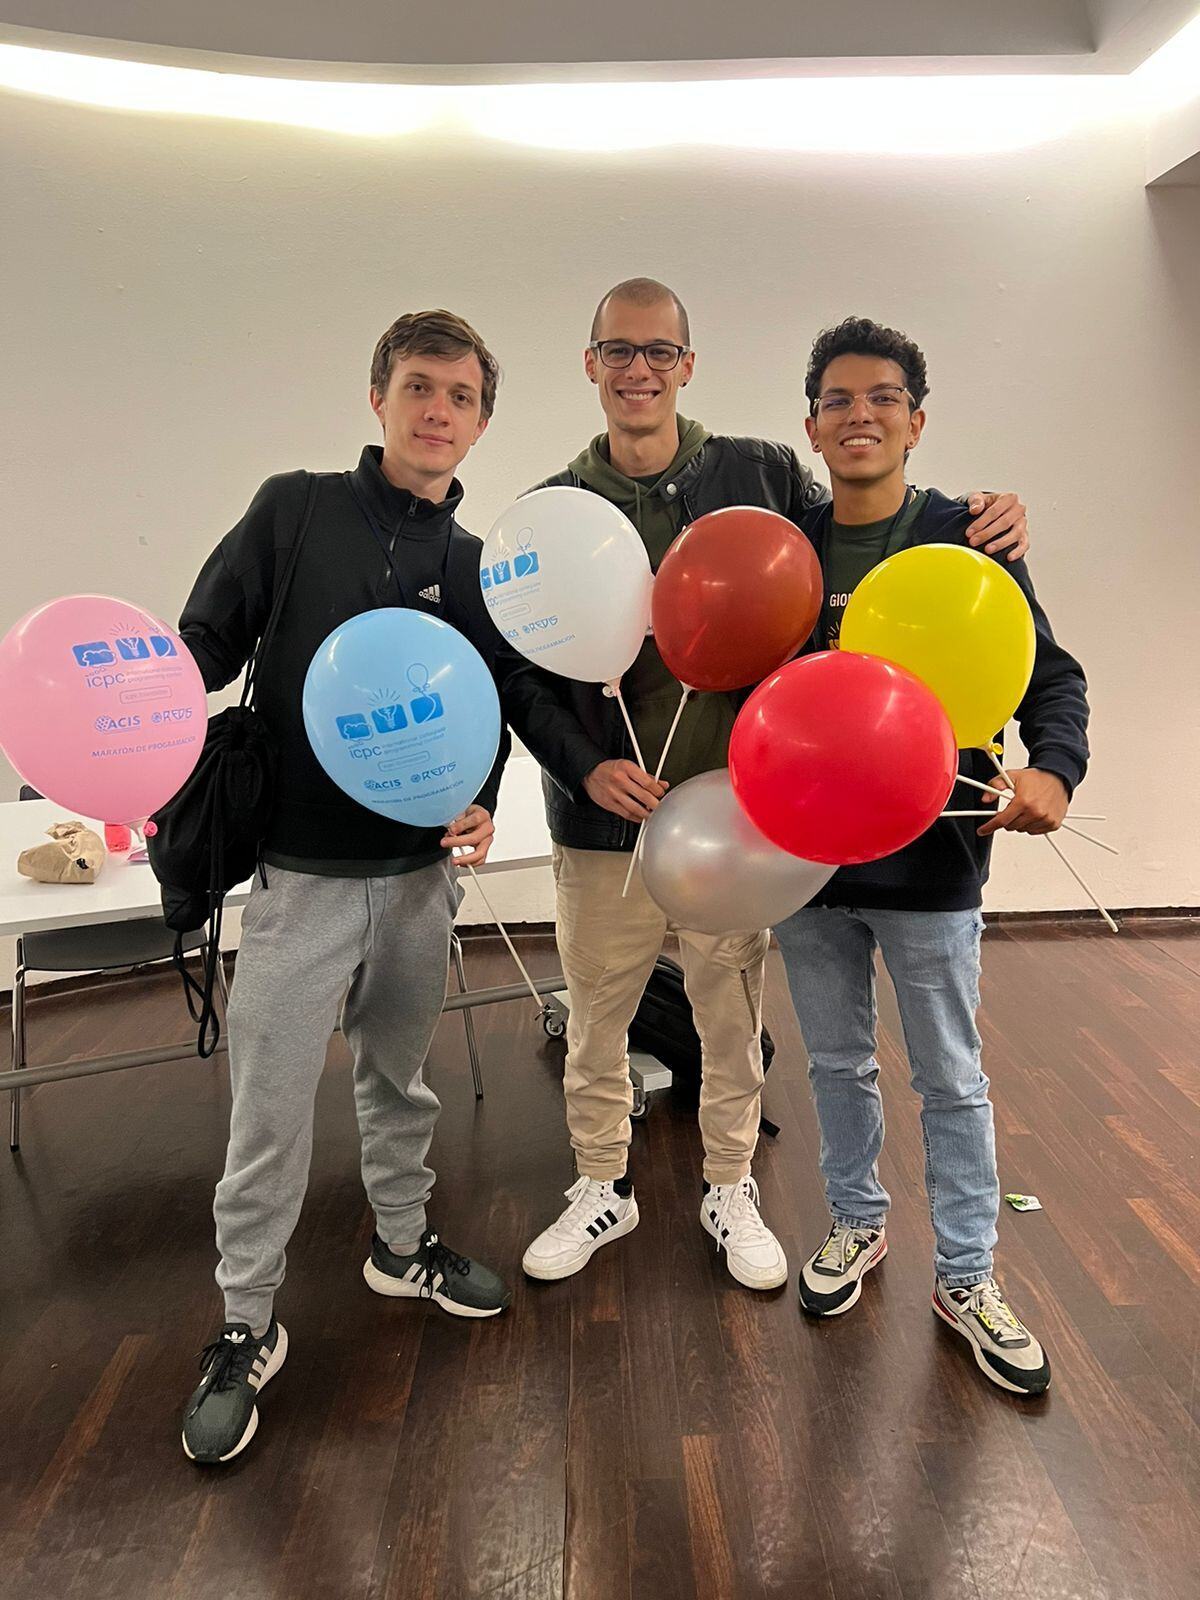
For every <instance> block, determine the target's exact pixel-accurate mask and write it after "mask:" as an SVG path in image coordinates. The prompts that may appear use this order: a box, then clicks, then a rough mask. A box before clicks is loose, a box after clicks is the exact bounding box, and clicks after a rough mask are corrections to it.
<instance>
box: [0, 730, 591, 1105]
mask: <svg viewBox="0 0 1200 1600" xmlns="http://www.w3.org/2000/svg"><path fill="white" fill-rule="evenodd" d="M497 818H498V821H497V829H496V840H495V844H494V845H493V847H492V851H491V854H490V855H489V857H488V860H487V863H486V865H485V866H483V867H480V868H478V869H477V870H478V871H479V873H480V875H481V876H482V875H484V874H485V873H496V872H514V871H518V870H520V869H522V868H525V867H543V866H547V865H548V864H549V862H550V834H549V830H548V829H547V827H546V818H545V810H544V806H543V803H542V790H541V773H540V771H539V768H538V765H537V762H536V761H534V760H533V759H532V758H531V757H529V756H519V757H516V758H514V759H513V760H511V761H510V762H509V763H508V765H507V767H506V768H505V772H504V780H503V783H502V785H501V789H500V803H499V805H498V806H497ZM64 819H67V813H66V812H65V811H64V809H63V807H62V806H60V805H56V804H55V803H54V802H53V801H51V800H10V801H5V802H0V935H13V934H25V933H35V932H41V931H44V930H46V929H51V928H69V927H73V926H79V925H81V924H87V923H95V922H125V921H130V920H132V919H133V918H135V917H150V916H156V915H158V914H159V913H160V911H161V909H162V902H161V900H160V897H159V886H158V881H157V879H156V878H155V876H154V874H153V872H151V870H150V868H149V866H148V865H146V864H145V863H136V862H130V861H127V860H126V859H125V858H124V857H122V856H111V855H110V856H109V857H108V859H107V861H106V862H105V864H104V867H103V869H102V871H101V873H100V876H99V878H98V879H97V881H96V882H95V883H91V884H78V883H34V882H33V880H32V879H30V878H23V877H21V875H20V874H19V873H18V871H17V857H18V855H19V854H20V853H21V851H22V850H25V849H27V848H28V847H29V846H30V845H33V844H37V843H39V842H40V841H41V840H43V839H44V838H45V830H46V828H48V827H49V826H50V825H51V823H53V822H56V821H61V820H64ZM85 820H86V819H85ZM93 826H95V827H96V830H97V832H99V833H101V834H102V833H103V828H102V826H101V825H100V824H95V823H94V824H93ZM250 882H251V880H247V881H246V882H245V883H242V884H239V885H238V886H237V888H236V889H231V890H230V892H229V893H228V894H227V895H226V896H225V903H226V905H233V906H237V905H243V904H244V903H245V902H246V900H248V899H249V897H250ZM454 946H455V948H454V956H455V967H456V971H457V973H458V978H459V984H460V992H459V993H458V994H453V995H448V996H447V998H446V1005H445V1009H446V1010H447V1011H462V1012H463V1013H464V1021H465V1023H466V1027H467V1042H468V1046H469V1049H470V1054H471V1069H472V1075H473V1077H474V1080H475V1092H476V1096H477V1097H479V1096H480V1095H482V1092H483V1091H482V1086H481V1082H480V1077H479V1058H478V1052H477V1050H476V1045H475V1033H474V1027H473V1025H472V1022H471V1016H470V1012H471V1008H473V1007H474V1006H479V1005H491V1004H494V1003H495V1002H497V1001H501V1000H519V999H522V998H526V997H528V995H529V990H528V989H527V988H526V987H525V985H524V984H523V983H515V984H506V985H503V986H500V987H496V988H490V989H468V988H467V987H466V978H465V974H464V972H463V967H462V953H461V949H460V948H459V946H458V941H457V936H456V937H455V940H454ZM534 987H535V988H536V989H537V990H538V992H539V993H540V994H542V995H543V996H545V997H546V999H545V1003H544V1005H543V1009H542V1023H543V1026H544V1027H545V1029H546V1032H547V1033H549V1034H550V1035H551V1036H552V1037H558V1036H560V1035H561V1034H562V1033H563V1031H564V1029H565V1025H566V1024H565V1012H564V1010H563V1007H562V1005H561V1004H560V1003H559V1002H558V1001H556V1000H554V999H553V998H550V997H552V996H553V995H555V994H560V993H561V992H562V989H563V979H562V977H561V975H556V976H555V977H553V978H542V979H539V980H538V981H537V982H536V983H535V985H534ZM220 1048H224V1046H223V1045H222V1046H221V1047H220ZM194 1054H195V1050H194V1048H193V1047H192V1046H190V1045H186V1046H183V1045H181V1046H168V1047H166V1048H164V1049H159V1050H134V1051H128V1052H125V1053H124V1054H122V1055H112V1056H99V1057H96V1058H94V1059H92V1060H90V1061H73V1062H59V1063H55V1064H54V1065H52V1066H47V1067H26V1068H23V1069H22V1070H21V1071H19V1072H7V1073H5V1072H0V1092H2V1091H4V1090H6V1089H7V1090H10V1091H11V1090H13V1089H19V1088H32V1087H34V1085H35V1084H38V1083H53V1082H59V1081H61V1080H63V1079H65V1078H81V1077H90V1076H92V1075H94V1074H96V1073H99V1072H113V1071H116V1070H118V1069H119V1068H122V1067H136V1066H148V1065H151V1064H157V1063H159V1062H165V1061H181V1060H185V1059H187V1058H188V1057H189V1056H192V1055H194Z"/></svg>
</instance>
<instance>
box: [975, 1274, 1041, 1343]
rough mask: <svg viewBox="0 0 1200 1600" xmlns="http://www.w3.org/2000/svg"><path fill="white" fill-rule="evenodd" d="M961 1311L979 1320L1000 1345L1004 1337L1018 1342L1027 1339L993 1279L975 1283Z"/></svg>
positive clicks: (1023, 1329) (1024, 1331)
mask: <svg viewBox="0 0 1200 1600" xmlns="http://www.w3.org/2000/svg"><path fill="white" fill-rule="evenodd" d="M962 1309H963V1311H964V1312H966V1314H967V1315H968V1316H977V1317H979V1318H981V1319H982V1321H983V1324H984V1326H985V1327H986V1328H988V1329H990V1330H991V1331H992V1332H993V1333H994V1334H995V1335H996V1337H997V1339H998V1340H999V1341H1000V1342H1001V1343H1003V1342H1004V1339H1005V1338H1006V1337H1007V1338H1009V1339H1019V1340H1025V1339H1027V1338H1028V1337H1029V1335H1028V1333H1027V1332H1026V1330H1025V1328H1024V1327H1023V1326H1022V1324H1021V1323H1020V1322H1019V1321H1018V1319H1017V1316H1016V1313H1015V1312H1014V1311H1013V1310H1012V1308H1011V1307H1010V1306H1009V1304H1008V1302H1007V1301H1006V1300H1005V1298H1004V1296H1003V1295H1002V1294H1001V1293H1000V1285H999V1284H998V1283H997V1282H996V1280H995V1278H985V1279H984V1280H983V1282H982V1283H977V1284H976V1285H975V1287H974V1288H973V1289H972V1290H971V1292H970V1294H969V1295H968V1296H967V1298H966V1299H965V1300H964V1301H963V1303H962Z"/></svg>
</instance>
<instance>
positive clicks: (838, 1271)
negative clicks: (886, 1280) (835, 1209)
mask: <svg viewBox="0 0 1200 1600" xmlns="http://www.w3.org/2000/svg"><path fill="white" fill-rule="evenodd" d="M885 1255H887V1237H886V1235H885V1234H884V1231H883V1229H882V1228H856V1227H853V1226H851V1225H850V1224H849V1223H845V1222H835V1223H834V1225H833V1227H832V1228H830V1230H829V1233H828V1234H827V1236H826V1239H825V1243H824V1244H823V1245H822V1246H821V1248H820V1249H819V1250H817V1251H815V1252H814V1253H813V1254H812V1255H811V1256H809V1258H808V1260H807V1261H806V1262H805V1263H804V1265H803V1266H802V1267H801V1268H800V1307H801V1310H803V1311H807V1312H808V1313H809V1315H810V1316H813V1317H838V1316H841V1314H842V1312H843V1311H849V1309H850V1307H851V1306H852V1305H854V1303H855V1301H856V1300H857V1299H858V1297H859V1295H860V1294H861V1293H862V1281H863V1277H864V1275H865V1274H866V1273H868V1272H870V1270H871V1268H872V1267H877V1266H878V1265H879V1263H880V1262H881V1261H882V1260H883V1258H884V1256H885Z"/></svg>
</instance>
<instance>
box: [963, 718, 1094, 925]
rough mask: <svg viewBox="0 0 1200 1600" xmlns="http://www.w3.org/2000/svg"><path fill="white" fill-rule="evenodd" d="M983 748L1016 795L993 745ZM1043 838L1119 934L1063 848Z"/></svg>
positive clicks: (1043, 835) (1047, 835)
mask: <svg viewBox="0 0 1200 1600" xmlns="http://www.w3.org/2000/svg"><path fill="white" fill-rule="evenodd" d="M983 748H984V750H985V751H986V752H987V755H988V759H989V760H990V761H991V763H992V765H993V766H994V767H995V769H996V771H997V772H998V773H999V774H1000V776H1001V777H1002V778H1003V779H1004V781H1005V783H1007V784H1008V787H1009V788H1010V789H1011V790H1012V791H1013V793H1014V794H1015V793H1016V787H1017V786H1016V784H1015V783H1014V782H1013V780H1012V775H1011V774H1010V773H1008V772H1006V771H1005V770H1004V768H1003V767H1002V766H1001V764H1000V760H999V758H998V757H997V755H996V752H995V751H994V750H993V749H992V747H991V745H984V747H983ZM1041 837H1042V838H1043V839H1045V841H1046V843H1047V844H1048V845H1049V846H1050V848H1051V850H1053V851H1054V854H1055V855H1056V856H1057V857H1058V859H1059V860H1060V861H1061V862H1062V864H1063V866H1064V867H1066V869H1067V871H1068V872H1069V873H1070V874H1071V876H1072V877H1073V878H1074V879H1075V882H1076V883H1077V884H1078V885H1079V887H1080V888H1081V889H1082V890H1083V892H1084V894H1086V895H1087V897H1088V899H1089V900H1090V901H1091V902H1092V904H1093V905H1094V906H1095V908H1096V910H1097V911H1098V912H1099V913H1100V915H1101V916H1102V917H1103V918H1104V920H1105V922H1106V923H1107V924H1108V926H1109V927H1110V928H1111V930H1112V931H1113V933H1119V932H1120V929H1119V928H1118V927H1117V925H1116V923H1115V922H1114V921H1113V919H1112V916H1111V915H1110V914H1109V912H1107V911H1106V910H1105V909H1104V907H1103V906H1102V905H1101V904H1100V901H1099V900H1098V899H1097V898H1096V894H1095V891H1094V890H1093V889H1092V888H1091V886H1090V885H1089V884H1088V883H1086V882H1085V881H1084V879H1083V878H1082V877H1080V875H1079V873H1078V872H1076V870H1075V868H1074V867H1073V866H1072V865H1071V863H1070V862H1069V861H1068V860H1067V858H1066V856H1065V855H1064V854H1063V852H1062V850H1061V848H1060V847H1059V846H1058V845H1057V844H1056V843H1055V842H1054V840H1053V839H1052V838H1051V837H1050V835H1049V834H1048V833H1043V834H1042V835H1041Z"/></svg>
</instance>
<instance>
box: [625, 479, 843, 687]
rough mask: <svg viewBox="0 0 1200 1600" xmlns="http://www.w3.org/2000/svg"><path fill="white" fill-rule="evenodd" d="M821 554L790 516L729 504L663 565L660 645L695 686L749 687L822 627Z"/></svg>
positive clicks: (657, 626)
mask: <svg viewBox="0 0 1200 1600" xmlns="http://www.w3.org/2000/svg"><path fill="white" fill-rule="evenodd" d="M823 592H824V591H823V588H822V584H821V566H820V563H819V562H818V560H817V555H816V551H815V550H814V549H813V547H812V545H811V544H809V542H808V540H807V539H806V538H805V537H804V535H803V534H802V533H801V532H800V530H799V528H797V527H796V525H795V523H794V522H789V521H788V519H787V518H786V517H781V516H780V515H779V513H778V512H777V511H764V510H762V509H761V508H760V507H757V506H726V507H725V508H724V509H723V510H721V511H709V512H708V513H707V514H706V515H705V516H703V517H697V518H696V520H695V522H693V523H691V524H689V526H688V527H686V528H685V529H684V530H683V532H682V533H681V534H680V535H679V537H678V538H677V539H676V540H675V541H674V543H673V544H672V545H671V547H670V549H669V550H668V551H667V553H666V555H665V556H664V557H663V558H662V561H661V563H660V564H659V568H658V573H657V575H656V577H655V579H654V590H653V593H652V595H651V599H650V617H651V622H652V625H653V628H654V641H655V643H656V644H657V645H658V652H659V654H660V655H661V656H662V658H663V661H664V662H665V663H666V665H667V670H668V671H669V672H670V673H672V675H673V676H674V677H676V678H678V679H679V681H680V683H682V684H686V685H687V687H688V688H690V689H707V690H715V689H744V688H745V687H746V686H747V685H748V684H752V683H758V682H760V681H761V680H762V679H763V678H765V677H766V675H767V673H768V672H774V671H775V669H776V667H781V666H782V665H783V664H784V662H785V661H790V660H791V659H792V657H793V656H794V655H795V654H796V651H797V650H799V648H800V646H801V645H802V644H803V643H804V641H805V640H806V639H807V638H808V636H809V634H810V633H811V632H812V631H813V629H814V628H815V627H816V625H817V617H818V616H819V615H820V611H821V599H822V595H823Z"/></svg>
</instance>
